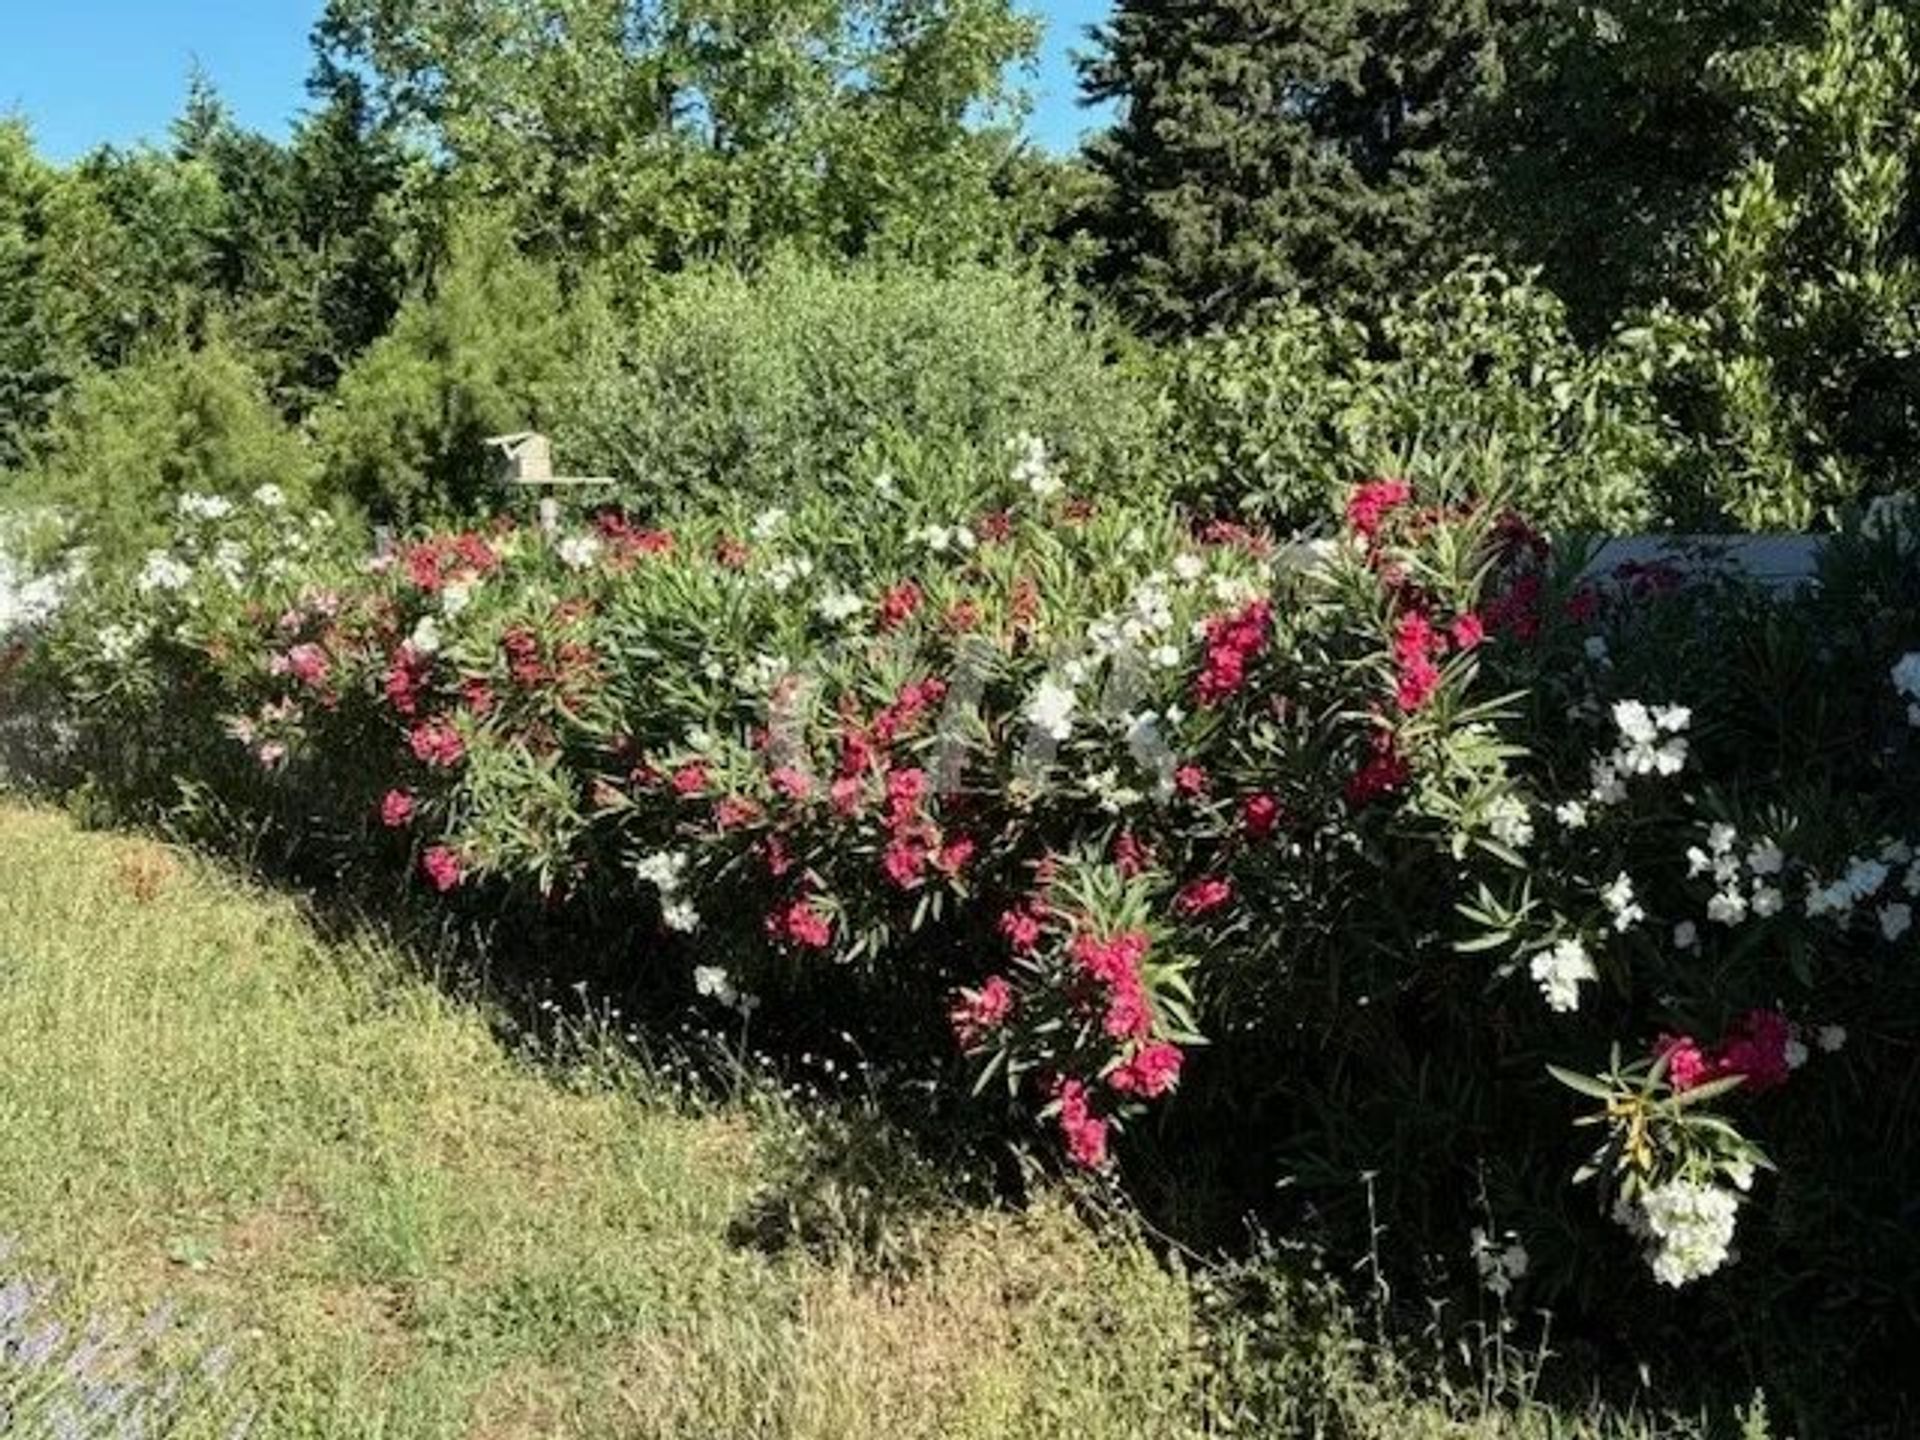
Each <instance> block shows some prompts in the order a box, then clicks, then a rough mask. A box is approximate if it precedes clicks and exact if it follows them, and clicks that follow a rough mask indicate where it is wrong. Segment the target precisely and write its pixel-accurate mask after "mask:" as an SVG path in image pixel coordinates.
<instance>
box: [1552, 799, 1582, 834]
mask: <svg viewBox="0 0 1920 1440" xmlns="http://www.w3.org/2000/svg"><path fill="white" fill-rule="evenodd" d="M1553 818H1554V819H1556V820H1558V821H1559V822H1560V824H1561V826H1562V827H1563V828H1564V829H1567V830H1584V829H1586V828H1587V807H1586V806H1585V805H1584V804H1583V803H1582V802H1580V801H1578V800H1563V801H1562V802H1561V803H1560V804H1558V805H1556V806H1554V807H1553Z"/></svg>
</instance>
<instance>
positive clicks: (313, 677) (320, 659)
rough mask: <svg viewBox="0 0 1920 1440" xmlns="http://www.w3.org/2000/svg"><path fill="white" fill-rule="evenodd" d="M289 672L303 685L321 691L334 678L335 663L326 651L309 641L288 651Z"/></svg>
mask: <svg viewBox="0 0 1920 1440" xmlns="http://www.w3.org/2000/svg"><path fill="white" fill-rule="evenodd" d="M287 671H288V673H289V674H291V675H292V676H293V678H294V679H296V680H298V681H299V682H300V683H301V684H302V685H305V686H307V687H309V688H310V689H314V690H319V689H322V688H324V687H325V685H326V683H327V681H328V679H330V678H331V677H332V675H333V662H332V661H331V660H329V659H328V658H327V652H326V651H325V650H323V649H321V648H320V647H319V646H318V645H315V644H313V643H312V642H310V641H309V642H308V643H306V644H304V645H296V646H294V647H293V648H292V649H291V650H289V651H287Z"/></svg>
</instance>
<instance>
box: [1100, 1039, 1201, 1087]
mask: <svg viewBox="0 0 1920 1440" xmlns="http://www.w3.org/2000/svg"><path fill="white" fill-rule="evenodd" d="M1185 1060H1186V1056H1185V1055H1184V1054H1183V1053H1182V1052H1181V1049H1180V1047H1179V1046H1178V1045H1172V1044H1169V1043H1168V1042H1167V1041H1165V1040H1155V1041H1153V1042H1151V1043H1150V1044H1146V1045H1142V1046H1141V1047H1140V1048H1139V1049H1137V1050H1135V1051H1134V1052H1133V1054H1131V1055H1129V1056H1128V1057H1127V1058H1126V1059H1125V1060H1124V1061H1122V1062H1121V1064H1120V1065H1119V1066H1118V1067H1117V1068H1116V1069H1114V1070H1113V1071H1111V1072H1110V1073H1109V1074H1108V1076H1107V1084H1108V1085H1109V1086H1110V1087H1111V1088H1112V1089H1113V1090H1114V1091H1116V1092H1117V1093H1119V1094H1121V1095H1138V1096H1140V1097H1141V1098H1142V1099H1146V1100H1151V1099H1154V1098H1155V1097H1157V1096H1160V1095H1164V1094H1166V1093H1167V1092H1168V1091H1169V1090H1171V1089H1173V1087H1174V1086H1175V1085H1176V1084H1178V1083H1179V1080H1180V1067H1181V1065H1182V1064H1183V1063H1184V1062H1185Z"/></svg>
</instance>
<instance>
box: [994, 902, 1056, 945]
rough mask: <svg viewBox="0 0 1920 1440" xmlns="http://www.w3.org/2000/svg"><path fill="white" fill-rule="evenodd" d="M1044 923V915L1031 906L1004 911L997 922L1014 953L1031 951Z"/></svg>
mask: <svg viewBox="0 0 1920 1440" xmlns="http://www.w3.org/2000/svg"><path fill="white" fill-rule="evenodd" d="M1045 923H1046V921H1045V917H1044V916H1042V915H1041V914H1040V912H1039V911H1038V910H1037V909H1033V908H1024V909H1023V908H1016V909H1012V910H1008V911H1005V912H1003V913H1002V914H1001V916H1000V919H999V922H998V924H999V930H1000V933H1001V934H1002V935H1004V936H1006V937H1007V943H1008V944H1009V945H1011V946H1012V947H1013V950H1014V953H1015V954H1016V955H1031V954H1032V953H1033V951H1034V948H1035V947H1036V946H1038V945H1039V943H1040V930H1041V927H1042V926H1043V925H1044V924H1045Z"/></svg>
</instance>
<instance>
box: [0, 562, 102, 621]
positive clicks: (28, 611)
mask: <svg viewBox="0 0 1920 1440" xmlns="http://www.w3.org/2000/svg"><path fill="white" fill-rule="evenodd" d="M84 572H85V565H84V562H82V561H81V560H80V557H78V556H77V555H76V556H74V557H72V558H71V559H69V561H68V564H67V566H66V568H65V569H63V570H53V571H49V572H47V573H46V574H44V575H36V576H35V577H34V578H33V579H31V580H28V579H25V578H23V577H22V576H21V574H20V572H19V571H18V570H17V569H15V567H14V564H13V562H12V561H11V560H9V559H8V558H7V555H6V554H5V552H4V551H0V635H7V634H11V633H12V632H14V631H16V630H30V629H32V628H33V627H34V626H36V625H41V624H44V623H45V622H46V621H48V620H50V619H52V618H53V616H54V614H55V613H56V612H57V611H58V610H59V609H60V606H61V604H62V603H63V602H64V601H65V600H66V597H67V592H68V591H69V590H70V589H72V588H73V585H74V583H75V582H76V581H77V580H79V578H80V576H81V575H82V574H83V573H84Z"/></svg>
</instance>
